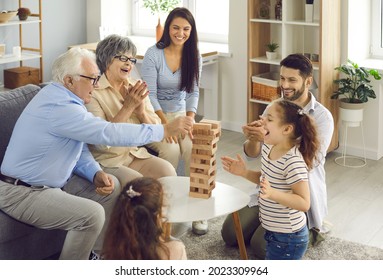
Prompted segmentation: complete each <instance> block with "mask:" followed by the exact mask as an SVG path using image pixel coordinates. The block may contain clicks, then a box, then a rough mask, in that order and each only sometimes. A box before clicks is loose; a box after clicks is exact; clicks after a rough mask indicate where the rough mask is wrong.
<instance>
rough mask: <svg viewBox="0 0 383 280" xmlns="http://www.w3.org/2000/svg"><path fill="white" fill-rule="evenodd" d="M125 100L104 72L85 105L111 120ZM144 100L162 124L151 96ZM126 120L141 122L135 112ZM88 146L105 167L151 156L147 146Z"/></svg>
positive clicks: (148, 111) (99, 115) (152, 115)
mask: <svg viewBox="0 0 383 280" xmlns="http://www.w3.org/2000/svg"><path fill="white" fill-rule="evenodd" d="M128 83H129V81H126V84H128ZM123 102H124V98H123V97H122V95H121V94H120V93H119V92H118V91H117V90H115V89H114V88H113V87H112V86H111V85H110V83H109V81H108V79H107V78H106V76H105V74H104V75H102V76H101V79H100V81H99V87H98V88H95V89H94V91H93V92H92V99H91V101H90V102H89V103H88V104H86V105H85V106H86V108H87V110H88V111H89V112H91V113H93V115H95V116H96V117H100V118H102V119H104V120H107V121H111V120H112V119H113V118H114V116H115V115H116V114H117V113H118V112H119V111H120V110H121V108H122V106H123ZM144 102H145V110H146V113H147V114H148V115H149V116H150V117H151V118H153V119H155V120H156V124H160V123H161V120H160V118H159V117H158V116H157V114H156V113H155V112H154V109H153V106H152V104H151V103H150V100H149V97H146V98H145V100H144ZM125 122H126V123H135V124H140V121H139V119H138V118H137V116H136V115H135V114H134V113H133V114H132V115H131V116H130V117H129V118H128V119H126V120H125ZM88 146H89V150H90V151H91V153H92V155H93V156H94V158H95V159H96V160H97V161H98V162H99V163H100V164H101V165H103V166H105V167H118V166H121V165H126V166H129V164H130V163H131V162H132V161H133V158H134V157H136V158H140V159H144V158H150V157H151V155H150V154H149V153H148V151H147V150H146V149H145V148H138V147H111V146H105V145H88Z"/></svg>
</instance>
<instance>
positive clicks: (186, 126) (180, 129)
mask: <svg viewBox="0 0 383 280" xmlns="http://www.w3.org/2000/svg"><path fill="white" fill-rule="evenodd" d="M193 123H194V120H193V118H192V117H188V116H182V117H177V118H175V119H174V120H173V121H171V122H169V123H167V124H165V125H164V138H169V137H171V136H178V135H186V134H189V136H190V138H191V139H193V135H192V133H191V131H192V129H193Z"/></svg>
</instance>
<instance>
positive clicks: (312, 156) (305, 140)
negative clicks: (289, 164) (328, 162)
mask: <svg viewBox="0 0 383 280" xmlns="http://www.w3.org/2000/svg"><path fill="white" fill-rule="evenodd" d="M275 102H276V104H277V105H279V107H280V108H281V109H282V111H283V112H282V114H281V119H282V122H283V123H285V124H292V125H294V133H293V138H294V140H295V141H296V145H297V146H298V149H299V151H300V152H301V154H302V156H303V159H304V161H305V162H306V165H307V167H308V169H309V170H311V169H312V168H313V167H314V162H315V160H317V158H318V154H317V153H318V152H319V149H320V143H319V140H318V132H317V129H316V126H315V124H314V120H313V119H312V118H311V117H310V116H309V115H308V114H306V113H305V112H304V111H303V109H302V107H300V106H299V105H297V104H295V103H293V102H291V101H288V100H277V101H275Z"/></svg>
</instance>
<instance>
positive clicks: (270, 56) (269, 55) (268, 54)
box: [266, 52, 278, 60]
mask: <svg viewBox="0 0 383 280" xmlns="http://www.w3.org/2000/svg"><path fill="white" fill-rule="evenodd" d="M277 55H278V54H277V53H276V52H266V57H267V59H268V60H272V59H276V58H277Z"/></svg>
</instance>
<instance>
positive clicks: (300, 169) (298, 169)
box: [285, 156, 308, 185]
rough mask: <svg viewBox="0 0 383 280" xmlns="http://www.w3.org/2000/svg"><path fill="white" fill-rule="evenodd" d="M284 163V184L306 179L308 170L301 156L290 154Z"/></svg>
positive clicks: (292, 183)
mask: <svg viewBox="0 0 383 280" xmlns="http://www.w3.org/2000/svg"><path fill="white" fill-rule="evenodd" d="M285 165H286V173H285V176H286V184H288V185H294V184H296V183H298V182H300V181H308V170H307V166H306V163H305V162H304V160H303V158H300V157H298V156H292V157H291V158H290V159H288V160H287V161H286V163H285Z"/></svg>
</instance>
